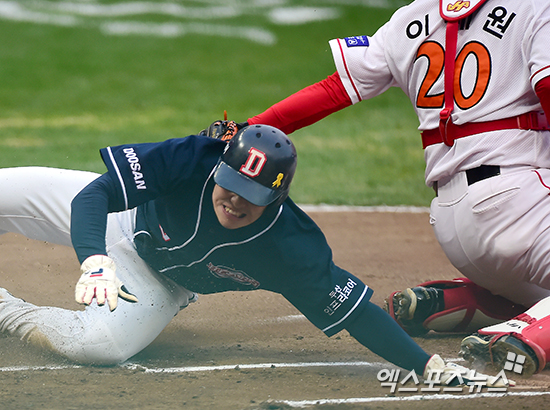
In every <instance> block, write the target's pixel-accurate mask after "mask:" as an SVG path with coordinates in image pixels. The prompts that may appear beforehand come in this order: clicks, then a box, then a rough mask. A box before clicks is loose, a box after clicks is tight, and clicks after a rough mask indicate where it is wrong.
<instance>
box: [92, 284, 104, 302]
mask: <svg viewBox="0 0 550 410" xmlns="http://www.w3.org/2000/svg"><path fill="white" fill-rule="evenodd" d="M94 293H95V298H96V300H97V304H98V305H99V306H103V305H104V304H105V295H106V293H107V290H106V289H105V287H104V286H97V287H96V288H95V290H94Z"/></svg>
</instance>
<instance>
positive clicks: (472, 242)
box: [248, 0, 550, 375]
mask: <svg viewBox="0 0 550 410" xmlns="http://www.w3.org/2000/svg"><path fill="white" fill-rule="evenodd" d="M549 39H550V1H547V0H540V1H534V0H525V1H516V0H486V1H485V0H475V1H462V0H441V1H439V2H438V1H436V0H416V1H413V2H412V3H411V4H409V5H408V6H405V7H402V8H401V9H399V10H397V11H396V12H395V13H394V15H393V16H392V18H391V19H390V20H389V21H388V22H387V23H386V24H384V25H383V26H382V27H381V28H380V29H379V30H378V31H377V32H376V33H375V34H374V35H373V36H356V37H347V38H342V39H335V40H331V41H330V47H331V49H332V54H333V58H334V61H335V64H336V69H337V71H336V72H335V73H334V74H333V75H330V76H329V77H327V78H326V79H324V80H323V81H320V82H319V83H316V84H313V85H311V86H309V87H306V88H305V89H303V90H301V91H299V92H297V93H296V94H293V95H292V96H290V97H288V98H287V99H285V100H283V101H281V102H279V103H277V104H275V105H274V106H272V107H271V108H269V109H268V110H267V111H265V112H263V113H262V114H259V115H257V116H254V117H252V118H250V119H248V123H249V124H256V123H263V124H270V125H273V126H275V127H277V128H280V129H281V130H283V131H284V132H286V133H291V132H293V131H294V130H296V129H298V128H301V127H304V126H307V125H309V124H312V123H314V122H316V121H318V120H320V119H322V118H324V117H325V116H327V115H329V114H331V113H333V112H335V111H338V110H340V109H343V108H345V107H347V106H349V105H352V104H355V103H358V102H360V101H362V100H365V99H369V98H372V97H374V96H377V95H379V94H381V93H383V92H384V91H385V90H387V89H388V88H389V87H392V86H393V87H400V88H401V89H402V90H403V91H404V92H405V94H406V95H407V96H408V97H409V99H410V101H411V103H412V105H413V107H414V109H415V111H416V114H417V115H418V119H419V122H420V125H419V130H420V131H421V136H422V144H423V147H424V149H425V151H424V152H425V160H426V172H425V180H426V184H427V185H428V186H431V187H433V188H434V190H435V194H436V196H435V198H434V199H433V201H432V204H431V217H430V223H431V224H432V226H433V229H434V232H435V235H436V237H437V239H438V241H439V243H440V244H441V246H442V248H443V250H444V252H445V253H446V255H447V256H448V258H449V260H450V261H451V262H452V263H453V265H454V266H455V267H456V268H457V269H458V270H459V271H460V273H461V274H462V275H464V276H466V278H462V279H457V280H455V281H446V282H445V281H438V282H431V283H427V284H422V285H423V286H419V287H415V288H409V289H406V290H405V291H402V292H396V293H394V294H393V295H391V297H390V298H389V300H388V310H389V311H390V313H391V314H392V315H394V317H395V318H396V319H397V320H398V321H399V323H401V324H402V325H403V326H404V327H405V328H406V329H408V330H409V331H416V332H417V331H418V330H419V329H421V330H422V329H423V330H428V329H434V330H443V331H450V330H455V331H469V330H471V331H473V330H477V329H480V328H482V329H480V330H479V331H478V332H477V333H476V334H474V335H472V336H469V337H467V338H465V339H464V340H463V343H462V351H463V353H464V355H465V357H466V358H468V359H471V360H473V359H480V360H487V361H491V360H492V361H493V362H494V364H496V365H500V366H502V365H503V364H504V361H505V360H506V354H507V352H509V351H512V352H515V353H517V354H523V355H525V356H527V364H526V369H527V371H526V372H525V374H526V375H529V374H532V373H533V372H535V371H540V370H541V369H542V368H544V366H545V364H546V358H547V357H548V356H549V354H550V299H549V296H550V256H549V255H550V252H549V251H550V132H549V131H548V130H549V129H550V128H549V125H548V120H547V119H548V118H550V53H548V40H549ZM526 309H529V310H527V311H526V312H524V311H525V310H526ZM523 312H524V313H523ZM518 314H521V315H520V316H517V317H515V316H516V315H518ZM512 317H515V319H513V320H510V321H507V319H510V318H512ZM495 323H499V324H496V325H494V324H495ZM487 325H494V326H490V327H484V326H487Z"/></svg>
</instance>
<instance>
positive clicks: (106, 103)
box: [0, 0, 432, 206]
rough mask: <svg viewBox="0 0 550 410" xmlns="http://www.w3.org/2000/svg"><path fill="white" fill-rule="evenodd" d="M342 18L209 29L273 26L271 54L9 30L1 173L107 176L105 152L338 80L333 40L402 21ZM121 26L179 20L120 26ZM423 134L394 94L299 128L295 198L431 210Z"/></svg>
mask: <svg viewBox="0 0 550 410" xmlns="http://www.w3.org/2000/svg"><path fill="white" fill-rule="evenodd" d="M187 3H189V2H187ZM291 3H293V4H294V5H299V4H304V5H310V6H311V5H316V3H315V2H314V1H313V0H312V1H294V2H291ZM334 3H335V4H337V2H334ZM397 3H399V2H397ZM397 3H396V4H397ZM321 5H322V6H324V7H328V6H330V5H329V4H328V3H327V2H322V3H321ZM338 8H339V9H340V10H342V11H343V13H342V15H341V16H340V18H338V19H336V20H329V21H322V22H313V23H308V24H303V25H288V26H284V25H275V24H272V23H270V22H269V21H268V19H267V18H266V17H264V15H263V14H262V13H258V14H257V15H255V16H250V15H246V16H245V17H243V18H242V19H244V20H240V19H239V18H230V19H227V20H226V21H222V20H215V21H211V22H209V23H220V24H227V25H234V26H236V27H238V26H240V25H242V24H241V23H243V24H245V25H246V24H248V25H253V26H256V27H263V28H265V29H267V30H269V31H271V32H273V33H274V34H275V35H276V36H277V43H276V44H275V45H272V46H268V45H263V44H258V43H254V42H251V41H249V40H245V39H238V38H221V37H217V36H209V35H198V34H188V35H185V36H182V37H176V38H159V37H147V36H107V35H104V34H102V33H101V32H100V30H98V28H97V26H98V24H99V21H100V18H90V19H88V20H87V22H88V23H87V24H86V25H83V26H78V27H59V26H53V25H47V24H32V23H24V22H10V21H7V20H0V37H1V38H2V45H0V78H1V81H2V86H1V87H0V149H1V152H2V155H1V156H0V167H11V166H25V165H42V166H53V167H62V168H74V169H83V170H90V171H96V172H104V170H105V167H104V165H103V164H102V162H101V160H100V157H99V154H98V150H99V149H100V148H102V147H104V146H107V145H117V144H123V143H129V142H144V141H160V140H164V139H167V138H173V137H182V136H186V135H189V134H193V133H197V132H198V131H200V130H201V129H202V128H205V127H206V126H207V125H208V124H210V123H211V122H212V121H214V120H216V119H218V118H220V117H221V116H222V114H223V110H227V111H228V113H229V117H230V118H231V119H235V120H237V121H243V120H245V119H246V118H248V117H250V116H253V115H255V114H257V113H259V112H262V111H264V110H265V109H266V108H268V107H269V106H270V105H271V104H273V103H275V102H277V101H279V100H281V99H282V98H284V97H286V96H288V95H290V94H291V93H293V92H296V91H298V90H299V89H301V88H303V87H305V86H307V85H309V84H312V83H313V82H316V81H319V80H321V79H323V78H325V77H326V76H327V75H330V74H332V73H333V72H334V70H335V68H334V63H333V60H332V57H331V53H330V50H329V46H328V40H329V39H331V38H335V37H345V36H349V35H359V34H373V33H374V32H375V31H376V29H377V28H378V27H379V26H380V25H381V24H383V23H384V22H385V21H386V20H387V19H388V18H389V16H390V15H391V13H392V10H389V9H378V8H367V7H364V6H343V5H339V6H338ZM124 19H126V20H136V21H141V20H149V21H154V20H159V21H173V22H178V21H180V20H178V19H177V18H170V17H164V16H152V15H150V16H132V17H120V18H117V20H124ZM417 125H418V124H417V119H416V117H415V115H414V112H413V110H412V108H411V107H410V104H409V102H408V100H407V98H406V97H405V96H404V94H403V93H402V92H401V91H400V90H393V89H392V90H390V91H388V92H387V93H385V94H384V95H382V96H380V97H377V98H375V99H373V100H371V101H364V102H362V103H360V104H358V105H356V106H353V107H349V108H347V109H345V110H343V111H341V112H338V113H336V114H333V115H332V116H330V117H328V118H326V119H324V120H322V121H321V122H319V123H317V124H314V125H312V126H310V127H308V128H306V129H302V130H299V131H297V132H296V133H294V134H293V135H292V136H291V137H292V139H293V140H294V142H295V143H296V146H297V148H298V155H299V166H298V171H297V174H296V179H295V183H294V185H293V188H292V197H293V198H294V200H295V201H296V202H299V203H330V204H353V205H381V204H386V205H419V206H426V205H427V204H428V203H429V200H430V198H431V196H432V193H431V192H430V190H429V189H428V188H426V187H425V186H424V182H423V174H424V162H423V151H422V147H421V142H420V137H419V135H418V133H417V131H416V127H417Z"/></svg>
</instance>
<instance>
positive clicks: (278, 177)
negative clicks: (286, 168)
mask: <svg viewBox="0 0 550 410" xmlns="http://www.w3.org/2000/svg"><path fill="white" fill-rule="evenodd" d="M283 177H284V175H283V174H282V173H281V172H279V175H277V179H276V180H275V181H273V184H271V186H272V187H273V188H279V187H280V186H281V181H282V180H283Z"/></svg>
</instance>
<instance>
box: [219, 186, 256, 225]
mask: <svg viewBox="0 0 550 410" xmlns="http://www.w3.org/2000/svg"><path fill="white" fill-rule="evenodd" d="M212 204H213V205H214V211H215V212H216V216H217V217H218V221H219V222H220V224H221V225H222V226H223V227H224V228H227V229H237V228H242V227H244V226H247V225H250V224H251V223H253V222H255V221H256V220H258V218H259V217H260V216H262V213H263V212H264V209H265V206H258V205H254V204H251V203H250V202H248V201H247V200H246V199H244V198H242V197H240V196H239V195H237V194H235V193H234V192H231V191H228V190H227V189H224V188H222V187H221V186H219V185H215V186H214V191H213V192H212Z"/></svg>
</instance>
